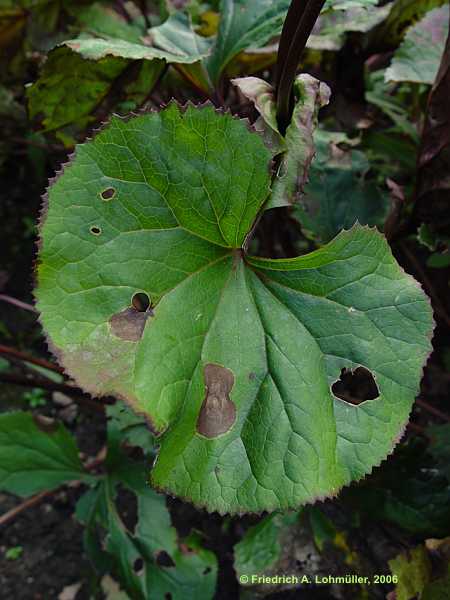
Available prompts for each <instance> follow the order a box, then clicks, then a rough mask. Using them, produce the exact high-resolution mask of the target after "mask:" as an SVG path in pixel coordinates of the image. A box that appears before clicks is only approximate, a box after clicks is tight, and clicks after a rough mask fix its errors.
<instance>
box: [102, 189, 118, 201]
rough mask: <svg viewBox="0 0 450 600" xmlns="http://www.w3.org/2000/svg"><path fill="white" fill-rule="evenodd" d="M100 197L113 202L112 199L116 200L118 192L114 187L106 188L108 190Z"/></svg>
mask: <svg viewBox="0 0 450 600" xmlns="http://www.w3.org/2000/svg"><path fill="white" fill-rule="evenodd" d="M100 195H101V197H102V198H103V200H111V198H114V196H115V195H116V190H115V189H114V188H112V187H109V188H106V190H103V192H102V193H101V194H100Z"/></svg>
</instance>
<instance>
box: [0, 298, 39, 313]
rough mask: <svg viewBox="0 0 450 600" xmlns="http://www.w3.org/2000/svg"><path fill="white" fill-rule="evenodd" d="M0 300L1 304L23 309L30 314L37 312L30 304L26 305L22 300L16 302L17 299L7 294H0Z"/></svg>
mask: <svg viewBox="0 0 450 600" xmlns="http://www.w3.org/2000/svg"><path fill="white" fill-rule="evenodd" d="M0 300H3V302H8V304H14V306H17V307H19V308H23V309H24V310H29V311H30V312H34V313H36V312H37V310H36V308H35V307H34V306H33V305H32V304H28V303H27V302H23V301H22V300H17V298H13V297H12V296H8V295H7V294H0Z"/></svg>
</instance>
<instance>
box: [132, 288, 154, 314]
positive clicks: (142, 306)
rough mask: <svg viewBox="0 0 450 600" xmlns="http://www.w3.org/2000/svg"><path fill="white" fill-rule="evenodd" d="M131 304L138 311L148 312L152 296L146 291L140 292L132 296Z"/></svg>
mask: <svg viewBox="0 0 450 600" xmlns="http://www.w3.org/2000/svg"><path fill="white" fill-rule="evenodd" d="M131 305H132V307H133V308H134V309H135V310H137V311H138V312H146V311H147V310H148V309H149V307H150V296H148V295H147V294H145V293H144V292H138V293H137V294H134V296H133V297H132V298H131Z"/></svg>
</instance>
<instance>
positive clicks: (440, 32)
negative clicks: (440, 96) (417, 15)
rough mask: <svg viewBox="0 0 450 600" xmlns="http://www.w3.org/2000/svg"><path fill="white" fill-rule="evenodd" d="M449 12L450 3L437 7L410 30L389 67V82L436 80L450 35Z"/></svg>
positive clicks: (387, 78) (427, 81)
mask: <svg viewBox="0 0 450 600" xmlns="http://www.w3.org/2000/svg"><path fill="white" fill-rule="evenodd" d="M448 13H449V7H448V6H442V7H441V8H435V9H434V10H432V11H430V12H429V13H427V14H426V15H425V17H424V18H423V19H422V20H421V21H419V22H418V23H417V24H416V25H414V26H413V27H411V28H410V29H409V30H408V31H407V33H406V36H405V39H404V40H403V42H402V43H401V45H400V46H399V48H398V49H397V50H396V52H395V54H394V58H393V59H392V63H391V66H390V67H389V68H388V69H386V73H385V80H386V81H412V82H415V83H428V84H430V85H431V84H432V83H434V80H435V78H436V75H437V72H438V69H439V65H440V62H441V58H442V54H443V52H444V48H445V41H446V39H447V35H448Z"/></svg>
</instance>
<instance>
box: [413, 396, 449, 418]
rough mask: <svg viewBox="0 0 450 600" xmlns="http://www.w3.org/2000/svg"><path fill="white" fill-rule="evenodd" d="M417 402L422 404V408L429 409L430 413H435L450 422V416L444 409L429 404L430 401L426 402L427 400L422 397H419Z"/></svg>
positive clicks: (419, 404)
mask: <svg viewBox="0 0 450 600" xmlns="http://www.w3.org/2000/svg"><path fill="white" fill-rule="evenodd" d="M416 404H417V405H418V406H420V407H421V408H423V409H424V410H426V411H428V412H429V413H430V414H432V415H434V416H435V417H439V418H440V419H443V420H444V421H447V423H450V416H449V415H447V414H446V413H445V412H443V411H442V410H439V409H438V408H435V407H434V406H432V405H431V404H428V402H425V400H422V399H421V398H417V400H416Z"/></svg>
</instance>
